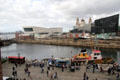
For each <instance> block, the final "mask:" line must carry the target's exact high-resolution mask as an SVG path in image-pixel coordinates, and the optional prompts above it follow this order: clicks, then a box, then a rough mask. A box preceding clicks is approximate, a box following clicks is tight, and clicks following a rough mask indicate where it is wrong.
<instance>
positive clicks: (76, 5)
mask: <svg viewBox="0 0 120 80" xmlns="http://www.w3.org/2000/svg"><path fill="white" fill-rule="evenodd" d="M117 13H120V0H104V1H101V0H0V32H13V31H19V30H22V27H23V26H39V27H62V28H63V31H69V29H72V28H73V26H74V25H75V21H76V17H79V18H80V19H81V18H84V19H85V20H86V21H87V20H88V18H89V17H92V19H94V20H95V19H98V18H101V17H105V16H109V15H113V14H117Z"/></svg>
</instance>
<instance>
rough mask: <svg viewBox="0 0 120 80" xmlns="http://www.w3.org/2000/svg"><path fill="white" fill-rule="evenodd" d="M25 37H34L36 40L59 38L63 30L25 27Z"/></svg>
mask: <svg viewBox="0 0 120 80" xmlns="http://www.w3.org/2000/svg"><path fill="white" fill-rule="evenodd" d="M23 29H24V35H28V36H34V38H36V39H37V38H47V37H50V36H59V35H61V34H62V28H44V27H35V26H25V27H23Z"/></svg>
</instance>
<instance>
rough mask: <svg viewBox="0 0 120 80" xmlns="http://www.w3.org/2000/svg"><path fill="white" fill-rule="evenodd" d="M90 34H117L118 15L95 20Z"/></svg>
mask: <svg viewBox="0 0 120 80" xmlns="http://www.w3.org/2000/svg"><path fill="white" fill-rule="evenodd" d="M91 32H92V33H95V34H101V33H118V32H119V14H116V15H113V16H110V17H106V18H101V19H97V20H95V23H94V26H92V27H91Z"/></svg>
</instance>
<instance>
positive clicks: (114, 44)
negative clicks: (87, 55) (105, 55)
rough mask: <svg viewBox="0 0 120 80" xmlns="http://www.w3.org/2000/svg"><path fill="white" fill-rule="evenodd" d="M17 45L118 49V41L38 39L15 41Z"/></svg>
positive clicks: (119, 42)
mask: <svg viewBox="0 0 120 80" xmlns="http://www.w3.org/2000/svg"><path fill="white" fill-rule="evenodd" d="M16 42H18V43H32V44H47V45H59V46H75V47H90V48H91V47H94V46H95V47H98V48H104V49H105V48H111V49H120V41H119V40H97V41H93V40H90V39H79V40H73V39H40V40H17V41H16Z"/></svg>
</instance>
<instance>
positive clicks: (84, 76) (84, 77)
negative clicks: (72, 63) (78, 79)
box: [83, 72, 86, 80]
mask: <svg viewBox="0 0 120 80" xmlns="http://www.w3.org/2000/svg"><path fill="white" fill-rule="evenodd" d="M83 80H86V72H84V75H83Z"/></svg>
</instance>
